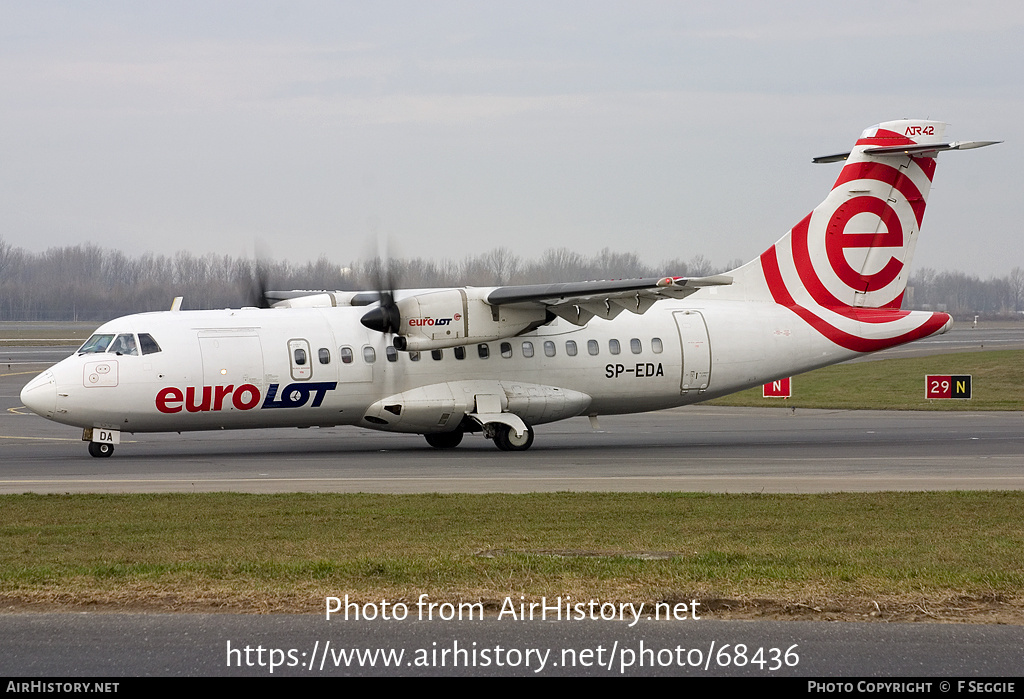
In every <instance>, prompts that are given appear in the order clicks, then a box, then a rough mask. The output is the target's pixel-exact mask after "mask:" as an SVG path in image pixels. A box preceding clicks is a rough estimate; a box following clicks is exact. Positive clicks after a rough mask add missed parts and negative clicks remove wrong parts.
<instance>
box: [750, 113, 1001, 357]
mask: <svg viewBox="0 0 1024 699" xmlns="http://www.w3.org/2000/svg"><path fill="white" fill-rule="evenodd" d="M945 129H946V125H945V124H943V123H941V122H938V121H921V120H902V121H890V122H885V123H883V124H878V125H876V126H872V127H871V128H869V129H866V130H865V131H864V132H863V133H862V134H861V136H860V138H859V139H858V140H857V143H856V145H855V146H854V147H853V150H852V151H850V152H849V153H840V154H837V155H832V156H825V157H822V158H815V162H839V161H845V165H844V166H843V169H842V172H840V173H839V178H838V179H837V180H836V183H835V184H834V185H833V187H832V191H831V192H829V194H828V196H827V197H826V198H825V201H823V202H822V203H821V204H819V205H818V206H817V207H816V208H815V209H814V211H812V212H811V213H810V214H808V215H807V216H806V217H804V219H803V220H802V221H800V222H799V223H798V224H797V225H795V226H794V227H793V228H792V229H791V230H790V231H789V232H788V233H787V234H786V235H784V236H783V237H782V238H781V239H780V240H779V241H778V242H777V243H775V245H773V246H772V247H770V248H769V249H768V250H766V251H765V252H764V253H763V254H762V255H761V256H760V257H759V258H758V259H756V260H754V261H753V262H751V263H749V264H747V265H744V266H743V267H741V268H740V269H738V270H735V271H734V272H733V273H732V274H733V276H734V277H735V278H736V284H737V286H742V287H745V289H744V294H745V297H746V298H747V299H750V300H754V299H757V298H763V299H764V300H773V301H775V302H776V303H779V304H781V305H784V306H787V307H788V308H790V309H791V310H793V312H794V313H796V314H797V315H799V316H800V317H801V318H803V319H804V320H806V321H807V322H808V323H809V324H810V325H811V326H813V327H814V328H815V329H816V330H818V331H819V332H820V333H822V334H823V335H825V336H826V337H828V338H829V339H831V340H833V341H834V342H836V344H839V345H841V346H843V347H846V348H848V349H854V350H856V351H859V352H869V351H873V350H877V349H882V348H884V347H888V346H892V345H896V344H901V343H902V342H908V341H910V340H913V339H917V338H919V337H925V336H927V335H930V334H932V333H934V332H937V331H938V330H941V329H942V328H943V327H945V325H946V324H947V323H948V322H949V320H950V319H949V316H947V315H946V314H941V313H938V314H931V313H910V312H908V311H901V310H899V309H900V305H901V303H902V300H903V294H904V292H905V291H906V288H907V279H908V276H909V273H910V269H909V267H910V260H911V257H912V256H913V252H914V248H915V246H916V245H917V239H918V237H919V236H920V233H921V223H922V222H923V220H924V210H925V204H926V202H927V199H928V192H929V190H930V189H931V183H932V178H933V177H934V175H935V158H936V156H937V155H938V153H939V152H940V151H944V150H957V149H966V148H977V147H980V146H982V145H988V143H989V142H971V143H947V142H946V141H945V140H944V136H945Z"/></svg>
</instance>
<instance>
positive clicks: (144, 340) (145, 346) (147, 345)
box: [139, 333, 160, 354]
mask: <svg viewBox="0 0 1024 699" xmlns="http://www.w3.org/2000/svg"><path fill="white" fill-rule="evenodd" d="M139 346H140V347H141V348H142V353H143V354H156V353H157V352H159V351H160V345H158V344H157V343H156V340H154V339H153V336H152V335H150V334H149V333H139Z"/></svg>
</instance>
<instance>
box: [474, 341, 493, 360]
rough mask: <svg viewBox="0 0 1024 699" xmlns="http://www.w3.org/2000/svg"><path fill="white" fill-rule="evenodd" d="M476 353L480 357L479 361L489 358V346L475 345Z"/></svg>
mask: <svg viewBox="0 0 1024 699" xmlns="http://www.w3.org/2000/svg"><path fill="white" fill-rule="evenodd" d="M476 353H477V355H478V356H479V357H480V359H487V358H488V357H490V356H491V347H490V345H484V344H480V345H477V346H476Z"/></svg>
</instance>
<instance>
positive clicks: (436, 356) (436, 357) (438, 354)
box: [430, 350, 444, 362]
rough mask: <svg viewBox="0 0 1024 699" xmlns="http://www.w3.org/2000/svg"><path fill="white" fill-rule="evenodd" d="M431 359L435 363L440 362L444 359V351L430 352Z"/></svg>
mask: <svg viewBox="0 0 1024 699" xmlns="http://www.w3.org/2000/svg"><path fill="white" fill-rule="evenodd" d="M430 357H431V359H433V360H434V361H435V362H439V361H441V360H442V359H443V358H444V350H430Z"/></svg>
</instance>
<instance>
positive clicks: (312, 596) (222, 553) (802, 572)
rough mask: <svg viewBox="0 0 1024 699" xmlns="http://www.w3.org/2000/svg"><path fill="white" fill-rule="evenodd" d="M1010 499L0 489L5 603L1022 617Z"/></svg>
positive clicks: (1023, 535) (1019, 553)
mask: <svg viewBox="0 0 1024 699" xmlns="http://www.w3.org/2000/svg"><path fill="white" fill-rule="evenodd" d="M1022 506H1024V493H1017V492H997V493H991V492H990V493H979V492H964V493H844V494H830V495H817V496H806V495H709V494H682V493H664V494H644V493H639V494H634V493H555V494H531V495H367V494H355V495H351V494H349V495H346V494H319V495H318V494H289V495H244V494H227V493H215V494H170V495H65V496H57V495H19V496H3V497H0V508H2V509H0V597H3V598H5V599H6V600H7V601H8V602H11V601H16V602H18V603H20V604H24V603H28V604H38V603H47V604H54V603H56V604H58V605H70V606H81V605H89V604H113V605H115V606H119V607H124V606H129V607H132V606H141V607H152V606H155V607H159V608H168V607H170V608H177V607H184V608H197V607H198V608H209V607H214V608H221V609H238V610H246V611H253V610H271V611H320V610H322V607H323V600H324V597H326V596H331V595H333V596H343V595H345V594H348V595H350V596H352V597H353V598H356V599H360V600H364V601H372V600H381V599H388V600H397V599H406V600H415V599H417V598H418V596H419V595H420V594H421V593H427V594H429V595H430V597H431V599H432V600H434V601H443V600H448V601H458V600H471V601H477V600H482V601H495V600H501V599H503V598H505V597H506V596H513V597H514V599H516V600H518V598H519V596H520V595H523V596H525V597H526V598H527V599H528V600H529V599H539V598H540V597H541V596H547V597H549V598H552V597H556V596H559V595H563V596H564V595H570V596H572V597H573V598H574V599H590V598H601V599H602V600H621V601H644V602H655V601H661V600H689V599H691V598H697V599H701V598H704V599H708V598H716V599H720V598H728V599H738V600H748V601H750V600H773V601H774V602H775V603H776V604H778V605H812V604H814V601H815V600H822V599H845V600H861V601H864V600H893V599H897V598H899V599H915V600H931V601H932V602H933V603H935V602H936V601H938V600H950V599H954V598H955V599H964V598H970V599H1000V600H1008V601H1010V602H1009V603H1010V604H1011V607H1013V608H1015V609H1017V610H1018V611H1019V610H1020V609H1022V608H1024V599H1021V590H1022V589H1024V588H1022V586H1024V521H1022V519H1021V517H1020V511H1021V509H1022ZM651 553H654V554H657V555H658V556H660V558H654V559H649V558H644V557H642V556H643V555H644V554H651ZM1014 600H1016V601H1014ZM864 604H867V603H866V602H864Z"/></svg>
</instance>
